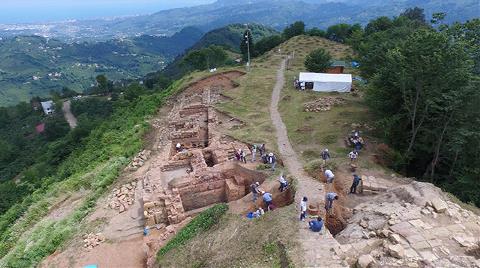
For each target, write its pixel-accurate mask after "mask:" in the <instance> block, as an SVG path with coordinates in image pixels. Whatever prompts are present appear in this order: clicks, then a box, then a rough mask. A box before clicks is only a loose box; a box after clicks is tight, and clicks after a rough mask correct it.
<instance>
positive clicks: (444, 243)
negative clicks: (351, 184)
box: [336, 182, 480, 267]
mask: <svg viewBox="0 0 480 268" xmlns="http://www.w3.org/2000/svg"><path fill="white" fill-rule="evenodd" d="M353 212H354V215H353V216H352V218H350V219H349V224H348V225H347V227H346V228H345V229H344V230H343V231H342V232H341V233H340V234H338V235H337V236H336V239H337V240H338V241H339V242H340V243H341V246H340V247H339V249H338V251H339V253H340V255H343V256H344V257H345V258H346V259H347V261H348V262H349V263H350V264H351V265H355V266H356V267H375V266H376V267H425V266H426V267H480V260H477V259H475V258H474V257H472V256H469V254H467V252H468V251H469V250H471V249H474V248H475V247H476V245H477V244H478V243H479V242H480V237H479V236H478V234H479V233H480V217H479V216H477V215H475V214H474V213H473V212H472V211H469V210H465V209H463V208H461V207H460V206H459V205H458V204H455V203H453V202H451V201H449V200H448V198H446V197H445V196H444V195H443V193H442V192H441V190H440V189H438V188H436V187H435V186H433V185H431V184H428V183H420V182H412V183H410V184H408V185H403V186H398V187H394V188H391V189H389V190H388V191H387V192H386V193H383V194H380V195H379V196H377V197H376V198H375V200H372V201H369V202H365V203H362V204H360V205H358V206H357V207H356V208H355V209H354V211H353Z"/></svg>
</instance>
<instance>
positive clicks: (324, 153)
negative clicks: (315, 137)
mask: <svg viewBox="0 0 480 268" xmlns="http://www.w3.org/2000/svg"><path fill="white" fill-rule="evenodd" d="M321 155H322V160H323V165H324V166H325V165H326V164H327V160H328V159H330V153H329V152H328V149H326V148H325V150H323V151H322V154H321Z"/></svg>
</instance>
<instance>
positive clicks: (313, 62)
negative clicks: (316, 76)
mask: <svg viewBox="0 0 480 268" xmlns="http://www.w3.org/2000/svg"><path fill="white" fill-rule="evenodd" d="M331 60H332V56H331V55H330V53H328V51H326V50H325V49H323V48H319V49H316V50H314V51H312V52H311V53H310V54H308V56H307V58H306V59H305V68H307V70H308V71H309V72H315V73H322V72H325V71H326V70H327V68H328V67H330V61H331Z"/></svg>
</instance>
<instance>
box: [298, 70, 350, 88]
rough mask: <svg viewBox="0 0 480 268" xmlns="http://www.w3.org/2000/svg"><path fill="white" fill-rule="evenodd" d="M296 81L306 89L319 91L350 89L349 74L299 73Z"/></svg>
mask: <svg viewBox="0 0 480 268" xmlns="http://www.w3.org/2000/svg"><path fill="white" fill-rule="evenodd" d="M298 82H300V83H301V84H302V85H303V84H304V85H305V88H306V89H313V91H320V92H331V91H337V92H350V90H352V75H351V74H325V73H300V76H299V78H298Z"/></svg>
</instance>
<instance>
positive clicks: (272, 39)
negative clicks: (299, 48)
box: [255, 35, 283, 55]
mask: <svg viewBox="0 0 480 268" xmlns="http://www.w3.org/2000/svg"><path fill="white" fill-rule="evenodd" d="M282 42H283V38H282V36H280V35H272V36H267V37H265V38H262V39H261V40H260V41H258V42H257V43H256V44H255V53H256V54H257V55H263V54H264V53H266V52H268V51H270V50H272V49H273V48H274V47H276V46H278V45H280V44H281V43H282Z"/></svg>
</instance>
